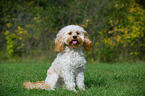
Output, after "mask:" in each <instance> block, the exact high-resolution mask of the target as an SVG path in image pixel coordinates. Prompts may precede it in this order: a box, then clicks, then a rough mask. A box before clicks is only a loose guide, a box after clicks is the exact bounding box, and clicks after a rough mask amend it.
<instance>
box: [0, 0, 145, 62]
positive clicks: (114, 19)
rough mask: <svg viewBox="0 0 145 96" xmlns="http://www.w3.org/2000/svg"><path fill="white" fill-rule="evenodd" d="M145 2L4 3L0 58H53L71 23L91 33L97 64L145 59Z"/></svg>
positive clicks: (21, 0)
mask: <svg viewBox="0 0 145 96" xmlns="http://www.w3.org/2000/svg"><path fill="white" fill-rule="evenodd" d="M144 13H145V0H1V1H0V60H13V59H23V60H25V59H28V58H29V59H38V58H39V59H42V60H43V59H47V60H50V61H51V60H53V59H54V58H55V57H56V54H57V52H55V51H54V48H55V46H54V45H55V44H54V39H55V37H56V34H57V33H58V31H59V30H60V29H61V28H62V27H64V26H67V25H70V24H75V25H80V26H82V27H83V28H85V30H86V31H87V32H88V33H89V37H90V38H91V40H92V41H93V50H92V51H90V52H86V58H87V59H88V60H92V61H98V62H134V61H138V60H145V14H144Z"/></svg>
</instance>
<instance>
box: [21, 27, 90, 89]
mask: <svg viewBox="0 0 145 96" xmlns="http://www.w3.org/2000/svg"><path fill="white" fill-rule="evenodd" d="M83 47H84V48H83ZM92 47H93V46H92V41H91V40H90V39H89V37H88V33H87V32H86V31H85V30H84V29H83V28H82V27H81V26H78V25H68V26H66V27H63V28H62V29H61V30H60V31H59V32H58V34H57V36H56V39H55V51H57V52H59V53H58V54H57V57H56V58H55V60H54V61H53V63H52V65H51V67H50V68H49V69H48V71H47V77H46V79H45V81H38V82H35V83H32V82H25V83H23V85H24V86H25V88H27V89H33V88H35V89H38V88H40V89H46V90H54V89H55V88H56V87H63V88H67V89H68V90H73V91H76V89H75V86H76V85H77V87H78V88H79V89H80V90H85V85H84V72H85V69H86V68H85V64H86V60H85V54H84V52H83V49H85V50H88V51H89V50H91V49H92ZM75 82H76V83H75Z"/></svg>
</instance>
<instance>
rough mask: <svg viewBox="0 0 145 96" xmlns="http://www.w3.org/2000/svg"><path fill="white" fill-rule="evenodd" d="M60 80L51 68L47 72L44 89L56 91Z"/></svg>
mask: <svg viewBox="0 0 145 96" xmlns="http://www.w3.org/2000/svg"><path fill="white" fill-rule="evenodd" d="M58 78H59V76H58V74H57V73H56V72H55V70H54V69H53V68H51V67H50V68H49V69H48V71H47V77H46V79H45V84H44V86H43V89H46V90H54V88H55V87H56V83H57V81H58Z"/></svg>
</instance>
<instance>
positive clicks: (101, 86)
mask: <svg viewBox="0 0 145 96" xmlns="http://www.w3.org/2000/svg"><path fill="white" fill-rule="evenodd" d="M50 64H51V63H50V62H47V61H39V62H38V61H24V62H18V61H17V62H1V63H0V73H1V74H0V94H1V96H143V95H144V94H145V62H138V63H112V64H111V63H96V62H88V63H87V66H86V67H87V70H86V72H85V85H86V90H85V91H78V92H77V93H75V92H73V91H68V90H64V89H61V88H58V89H56V90H55V91H48V90H38V89H33V90H27V89H25V88H23V86H22V84H23V83H24V82H26V81H32V82H36V81H41V80H44V79H45V77H46V72H47V69H48V68H49V66H50Z"/></svg>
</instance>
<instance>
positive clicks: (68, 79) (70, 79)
mask: <svg viewBox="0 0 145 96" xmlns="http://www.w3.org/2000/svg"><path fill="white" fill-rule="evenodd" d="M62 73H63V78H64V82H65V85H66V88H67V89H68V90H73V91H76V89H75V79H74V74H73V72H69V71H66V70H65V71H63V72H62Z"/></svg>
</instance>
